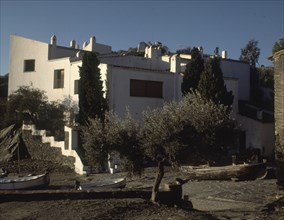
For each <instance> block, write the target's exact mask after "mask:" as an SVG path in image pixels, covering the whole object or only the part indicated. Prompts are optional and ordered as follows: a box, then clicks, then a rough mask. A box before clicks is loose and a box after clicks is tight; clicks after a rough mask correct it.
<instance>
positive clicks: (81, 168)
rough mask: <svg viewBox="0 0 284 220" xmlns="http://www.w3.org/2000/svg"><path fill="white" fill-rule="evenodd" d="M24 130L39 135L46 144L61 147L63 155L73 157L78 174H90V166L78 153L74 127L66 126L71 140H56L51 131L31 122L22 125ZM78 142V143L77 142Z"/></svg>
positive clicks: (65, 128) (66, 131)
mask: <svg viewBox="0 0 284 220" xmlns="http://www.w3.org/2000/svg"><path fill="white" fill-rule="evenodd" d="M22 130H23V131H31V135H32V136H38V137H40V139H41V143H42V144H44V145H46V144H49V145H50V147H52V148H56V149H59V150H60V152H61V154H62V156H66V157H67V158H73V160H72V163H73V162H74V163H73V164H72V165H73V167H72V168H74V171H75V172H76V173H78V174H81V175H84V174H88V173H89V170H90V168H89V167H88V166H85V165H84V164H83V161H82V159H81V157H80V156H79V155H78V153H77V151H76V148H77V141H76V140H74V139H75V138H74V137H76V135H75V136H74V133H76V131H74V130H73V129H72V128H70V127H67V126H65V127H64V130H65V134H67V133H68V134H69V137H68V140H69V141H56V140H55V139H54V136H49V132H48V131H46V130H37V129H36V126H35V125H31V124H23V126H22ZM75 142H76V143H75Z"/></svg>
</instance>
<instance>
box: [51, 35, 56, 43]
mask: <svg viewBox="0 0 284 220" xmlns="http://www.w3.org/2000/svg"><path fill="white" fill-rule="evenodd" d="M50 44H51V45H56V36H55V35H52V36H51V38H50Z"/></svg>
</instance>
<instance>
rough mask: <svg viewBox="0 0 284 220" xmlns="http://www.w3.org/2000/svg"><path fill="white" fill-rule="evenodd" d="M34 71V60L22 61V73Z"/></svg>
mask: <svg viewBox="0 0 284 220" xmlns="http://www.w3.org/2000/svg"><path fill="white" fill-rule="evenodd" d="M32 71H35V60H25V61H24V72H32Z"/></svg>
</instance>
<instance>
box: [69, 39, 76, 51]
mask: <svg viewBox="0 0 284 220" xmlns="http://www.w3.org/2000/svg"><path fill="white" fill-rule="evenodd" d="M70 47H71V48H74V49H75V47H76V41H75V40H71V41H70Z"/></svg>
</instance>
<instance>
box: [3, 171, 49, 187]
mask: <svg viewBox="0 0 284 220" xmlns="http://www.w3.org/2000/svg"><path fill="white" fill-rule="evenodd" d="M49 182H50V178H49V173H45V174H41V175H28V176H18V177H3V178H0V190H20V189H31V188H39V187H45V186H48V185H49Z"/></svg>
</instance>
